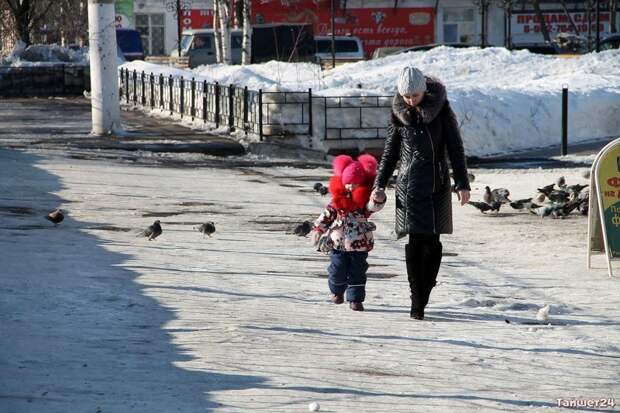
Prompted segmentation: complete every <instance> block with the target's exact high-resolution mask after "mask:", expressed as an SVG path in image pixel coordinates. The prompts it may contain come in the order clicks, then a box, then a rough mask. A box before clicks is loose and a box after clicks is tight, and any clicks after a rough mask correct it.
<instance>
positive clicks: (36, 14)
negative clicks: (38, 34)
mask: <svg viewBox="0 0 620 413" xmlns="http://www.w3.org/2000/svg"><path fill="white" fill-rule="evenodd" d="M0 3H4V5H6V6H7V7H8V10H9V13H10V14H11V15H12V18H13V23H14V30H15V34H16V36H17V38H18V39H19V40H21V41H23V42H24V43H25V44H26V45H30V44H31V43H32V41H31V38H32V34H33V31H34V30H36V29H38V28H39V27H41V26H40V24H41V20H42V19H43V18H44V17H45V16H46V15H47V13H48V11H49V10H50V9H51V8H52V6H54V4H56V5H57V4H58V2H57V1H54V0H0Z"/></svg>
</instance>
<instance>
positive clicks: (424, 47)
mask: <svg viewBox="0 0 620 413" xmlns="http://www.w3.org/2000/svg"><path fill="white" fill-rule="evenodd" d="M440 46H445V47H456V48H465V47H476V45H473V44H467V43H429V44H421V45H418V46H412V47H408V48H406V49H402V50H398V51H397V52H395V53H393V54H402V53H409V52H427V51H429V50H431V49H434V48H436V47H440Z"/></svg>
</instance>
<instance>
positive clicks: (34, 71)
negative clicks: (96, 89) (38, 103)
mask: <svg viewBox="0 0 620 413" xmlns="http://www.w3.org/2000/svg"><path fill="white" fill-rule="evenodd" d="M85 90H86V91H90V72H89V68H88V66H79V65H69V64H67V65H55V66H25V67H13V66H7V67H0V96H6V97H9V96H19V97H31V96H33V97H34V96H36V97H49V96H80V95H83V93H84V91H85Z"/></svg>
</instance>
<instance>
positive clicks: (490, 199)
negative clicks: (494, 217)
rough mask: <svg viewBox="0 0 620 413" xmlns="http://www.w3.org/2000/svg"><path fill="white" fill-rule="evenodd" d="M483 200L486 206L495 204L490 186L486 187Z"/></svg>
mask: <svg viewBox="0 0 620 413" xmlns="http://www.w3.org/2000/svg"><path fill="white" fill-rule="evenodd" d="M482 200H483V201H484V202H485V203H486V204H490V203H491V202H493V194H491V188H490V187H489V186H485V187H484V195H482Z"/></svg>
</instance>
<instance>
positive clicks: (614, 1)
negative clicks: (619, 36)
mask: <svg viewBox="0 0 620 413" xmlns="http://www.w3.org/2000/svg"><path fill="white" fill-rule="evenodd" d="M617 11H618V0H609V31H610V32H612V33H617V32H618V26H617V24H616V13H617Z"/></svg>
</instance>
